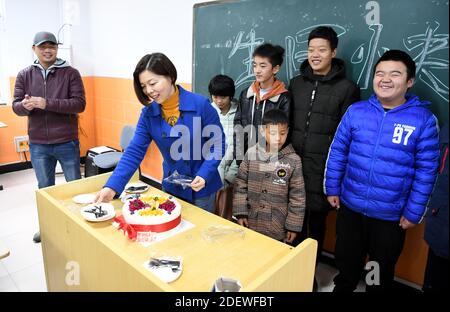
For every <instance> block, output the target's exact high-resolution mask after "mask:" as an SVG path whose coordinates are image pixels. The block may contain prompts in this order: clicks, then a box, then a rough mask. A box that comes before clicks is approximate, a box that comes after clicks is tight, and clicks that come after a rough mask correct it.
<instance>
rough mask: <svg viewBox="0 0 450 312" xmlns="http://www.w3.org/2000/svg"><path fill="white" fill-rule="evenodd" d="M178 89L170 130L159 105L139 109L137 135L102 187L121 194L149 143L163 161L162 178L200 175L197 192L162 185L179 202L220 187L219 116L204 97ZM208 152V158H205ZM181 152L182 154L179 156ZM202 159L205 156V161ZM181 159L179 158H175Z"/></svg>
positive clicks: (221, 139) (222, 144) (222, 137)
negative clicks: (174, 120)
mask: <svg viewBox="0 0 450 312" xmlns="http://www.w3.org/2000/svg"><path fill="white" fill-rule="evenodd" d="M178 88H179V90H180V100H179V102H180V118H179V119H178V122H177V123H176V124H175V126H174V127H171V126H170V125H169V124H168V123H167V122H166V121H165V120H164V119H163V118H162V114H161V106H160V105H159V104H158V103H153V104H151V105H149V106H146V107H144V108H143V109H142V112H141V116H140V117H139V121H138V124H137V126H136V132H135V134H134V137H133V139H132V140H131V142H130V145H129V146H128V147H127V149H126V151H125V153H124V155H123V156H122V158H121V159H120V162H119V164H118V165H117V167H116V169H115V170H114V172H113V174H112V176H111V177H110V178H109V179H108V181H107V183H106V184H105V186H106V187H109V188H112V189H113V190H115V191H116V192H117V193H121V192H122V191H123V189H124V187H125V185H126V184H127V182H128V181H129V180H130V178H131V176H132V175H133V173H134V172H135V171H136V170H137V168H138V167H139V164H140V163H141V161H142V159H143V158H144V156H145V153H146V152H147V148H148V146H149V144H150V142H151V141H152V140H154V141H155V143H156V145H157V146H158V148H159V150H160V151H161V154H162V156H163V158H164V161H163V172H164V178H166V177H168V176H169V175H171V174H172V173H174V171H175V170H176V171H178V173H179V174H183V175H188V176H191V177H193V178H194V177H195V176H200V177H202V178H203V179H205V181H206V186H205V187H204V188H203V189H202V190H200V191H199V192H194V191H193V190H192V189H191V188H189V187H188V188H186V189H183V188H182V187H181V186H179V185H175V184H170V183H166V182H163V184H162V186H163V188H164V189H165V190H166V191H167V192H168V193H171V194H173V195H175V196H177V197H180V198H181V199H184V200H187V201H189V202H191V203H192V202H193V201H194V200H195V199H198V198H202V197H205V196H208V195H210V194H212V193H214V192H216V191H217V190H218V189H220V188H221V187H222V181H221V179H220V175H219V172H218V170H217V167H218V166H219V163H220V161H221V159H222V156H223V154H224V150H225V135H224V133H223V128H222V125H221V124H220V120H219V115H218V114H217V112H216V110H215V109H214V107H213V106H212V105H211V103H210V102H209V100H208V99H207V98H205V97H204V96H201V95H198V94H195V93H192V92H189V91H186V90H184V89H183V88H181V87H180V86H178ZM205 151H209V153H208V155H204V153H205ZM180 152H181V153H180ZM205 156H208V157H207V159H205ZM178 158H180V159H178Z"/></svg>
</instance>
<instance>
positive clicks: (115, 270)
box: [36, 173, 317, 291]
mask: <svg viewBox="0 0 450 312" xmlns="http://www.w3.org/2000/svg"><path fill="white" fill-rule="evenodd" d="M110 174H111V173H105V174H102V175H98V176H93V177H90V178H87V179H82V180H78V181H72V182H69V183H66V184H62V185H57V186H52V187H48V188H44V189H40V190H38V191H37V196H36V198H37V205H38V212H39V224H40V230H41V238H42V249H43V256H44V265H45V275H46V280H47V288H48V290H49V291H210V290H211V288H212V285H213V284H214V281H215V280H216V279H217V278H219V277H231V278H234V279H237V280H239V281H240V282H241V284H242V286H243V290H244V291H311V290H312V284H313V276H314V270H315V260H316V250H317V242H316V241H315V240H312V239H308V240H306V241H304V242H303V243H302V244H300V245H299V246H297V247H296V248H293V247H291V246H288V245H286V244H283V243H281V242H278V241H276V240H273V239H271V238H268V237H266V236H264V235H261V234H259V233H257V232H254V231H252V230H248V229H245V236H244V237H238V236H236V235H231V236H227V237H222V238H220V239H218V240H216V241H214V242H210V241H207V240H205V239H204V238H203V237H202V231H204V230H205V229H207V228H208V227H210V226H213V225H225V226H230V227H234V228H241V227H239V225H237V224H235V223H232V222H229V221H227V220H225V219H223V218H220V217H218V216H216V215H214V214H211V213H208V212H206V211H204V210H202V209H200V208H197V207H195V206H193V205H191V204H189V203H186V202H184V201H181V200H180V202H181V204H182V218H183V219H185V220H187V221H189V222H191V223H193V224H194V225H195V227H193V228H191V229H189V230H187V231H184V232H181V233H179V234H177V235H175V236H173V237H170V238H168V239H165V240H163V241H161V242H158V243H155V244H153V245H151V246H149V247H144V246H142V245H141V244H139V243H136V242H133V241H131V240H129V239H128V237H126V236H124V235H123V233H122V232H121V231H118V230H117V229H116V228H114V227H113V226H112V225H111V221H105V222H100V223H90V222H87V221H85V220H84V219H83V218H82V216H81V214H80V212H79V211H80V207H81V205H77V204H75V203H73V202H72V201H71V198H72V197H73V196H74V195H77V194H82V193H92V192H95V191H98V190H100V188H101V187H102V186H103V185H104V183H105V181H106V179H107V178H108V177H109V176H110ZM137 180H138V175H137V174H135V175H134V176H133V178H132V179H131V181H137ZM150 192H152V193H162V192H161V191H159V190H157V189H151V191H150ZM112 203H113V205H114V206H115V208H116V213H117V214H120V213H121V207H122V203H121V202H120V201H119V200H115V201H113V202H112ZM152 253H157V254H168V255H176V256H181V257H182V258H183V273H182V275H181V276H180V277H179V279H178V280H176V281H174V282H172V283H170V284H167V283H164V282H162V281H161V280H159V279H158V278H157V277H156V276H155V275H153V274H152V273H151V272H149V271H148V270H147V269H146V268H145V267H144V265H143V264H144V262H145V261H147V260H149V258H150V256H151V254H152ZM78 277H79V278H78Z"/></svg>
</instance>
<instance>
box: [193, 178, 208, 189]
mask: <svg viewBox="0 0 450 312" xmlns="http://www.w3.org/2000/svg"><path fill="white" fill-rule="evenodd" d="M205 184H206V181H205V179H203V178H202V177H201V176H196V177H195V179H194V181H192V182H191V187H192V189H193V190H194V191H196V192H198V191H200V190H201V189H202V188H204V187H205Z"/></svg>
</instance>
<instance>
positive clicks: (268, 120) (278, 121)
mask: <svg viewBox="0 0 450 312" xmlns="http://www.w3.org/2000/svg"><path fill="white" fill-rule="evenodd" d="M262 124H263V125H264V126H267V125H289V118H288V117H287V115H286V113H285V112H283V111H282V110H281V109H271V110H269V111H267V112H266V113H265V114H264V117H263V120H262Z"/></svg>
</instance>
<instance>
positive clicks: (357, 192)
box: [324, 95, 439, 223]
mask: <svg viewBox="0 0 450 312" xmlns="http://www.w3.org/2000/svg"><path fill="white" fill-rule="evenodd" d="M428 106H429V103H427V102H421V101H420V100H419V98H418V97H417V96H415V95H406V102H405V103H404V104H402V105H400V106H398V107H396V108H394V109H392V110H390V111H388V112H385V111H384V109H383V107H382V105H381V103H380V102H379V101H378V99H377V98H376V96H375V95H372V96H371V97H370V98H369V100H368V101H361V102H357V103H355V104H353V105H352V106H350V108H349V109H348V110H347V112H346V113H345V115H344V117H343V119H342V121H341V123H340V124H339V127H338V130H337V132H336V135H335V137H334V140H333V142H332V144H331V147H330V150H329V153H328V159H327V165H326V169H325V180H324V191H325V194H326V195H327V196H339V197H340V201H341V202H342V203H343V204H344V205H345V206H347V207H348V208H350V209H351V210H353V211H356V212H359V213H361V214H363V215H366V216H369V217H372V218H376V219H381V220H390V221H397V220H400V217H401V216H404V217H405V218H406V219H408V220H409V221H410V222H413V223H420V222H421V221H422V218H423V216H424V214H425V210H426V209H425V207H426V205H427V202H428V200H429V197H430V194H431V191H432V190H433V185H434V182H435V180H436V174H437V168H438V160H439V138H438V133H439V130H438V125H437V120H436V117H435V116H434V115H433V114H432V113H431V112H430V111H429V109H428Z"/></svg>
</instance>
